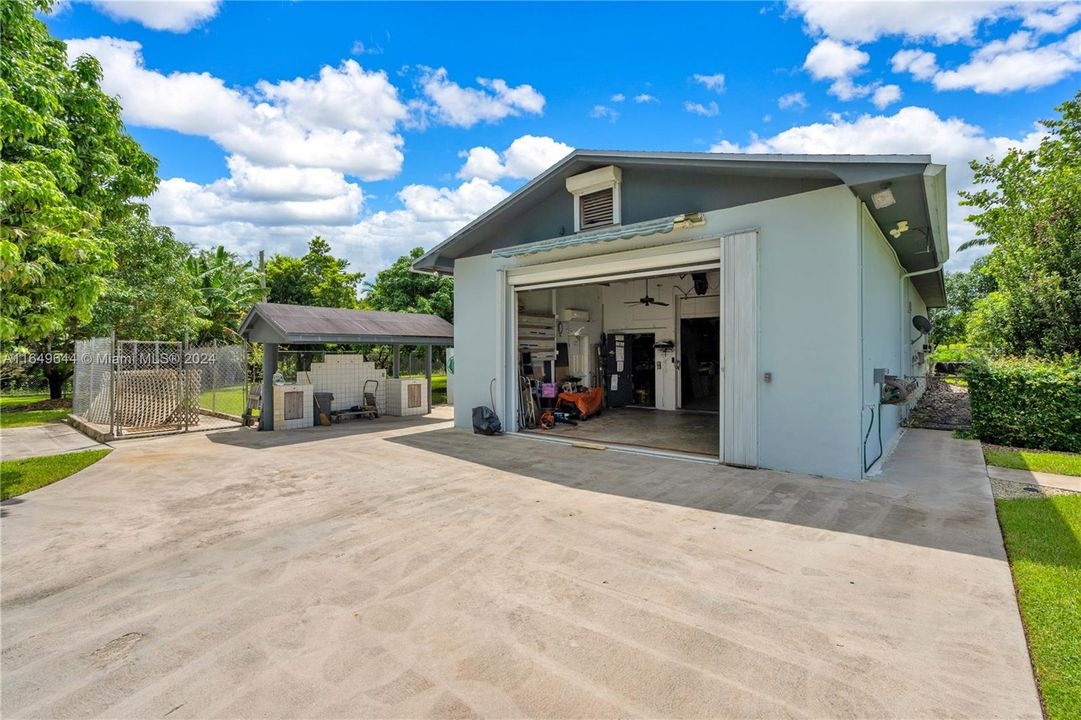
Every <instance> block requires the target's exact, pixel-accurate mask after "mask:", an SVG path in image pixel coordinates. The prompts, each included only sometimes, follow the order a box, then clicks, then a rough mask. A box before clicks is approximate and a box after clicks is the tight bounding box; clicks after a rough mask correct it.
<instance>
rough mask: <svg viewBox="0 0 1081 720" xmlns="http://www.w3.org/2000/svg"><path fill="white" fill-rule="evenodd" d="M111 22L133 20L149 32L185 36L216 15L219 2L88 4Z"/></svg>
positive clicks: (116, 0) (101, 0) (107, 0)
mask: <svg viewBox="0 0 1081 720" xmlns="http://www.w3.org/2000/svg"><path fill="white" fill-rule="evenodd" d="M91 4H93V6H94V7H96V8H97V9H98V10H100V11H101V12H103V13H105V14H106V15H108V16H109V17H111V18H113V19H114V20H121V21H124V20H133V21H135V22H137V23H139V24H140V25H143V26H145V27H148V28H150V29H151V30H169V31H172V32H179V33H183V32H187V31H189V30H191V29H192V28H194V27H196V26H198V25H199V24H200V23H202V22H203V21H205V20H209V19H210V18H212V17H214V16H215V15H217V14H218V9H219V7H220V6H221V2H220V0H92V3H91Z"/></svg>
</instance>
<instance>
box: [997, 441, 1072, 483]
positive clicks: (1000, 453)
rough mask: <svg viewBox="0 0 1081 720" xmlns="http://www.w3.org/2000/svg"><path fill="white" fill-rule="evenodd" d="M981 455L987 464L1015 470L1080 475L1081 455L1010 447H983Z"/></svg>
mask: <svg viewBox="0 0 1081 720" xmlns="http://www.w3.org/2000/svg"><path fill="white" fill-rule="evenodd" d="M983 457H984V459H985V460H986V461H987V464H988V465H998V466H999V467H1004V468H1013V469H1015V470H1032V471H1035V472H1048V473H1056V474H1058V475H1075V476H1081V455H1075V454H1074V453H1061V452H1042V451H1035V450H1014V449H1011V448H990V447H986V446H985V447H984V449H983Z"/></svg>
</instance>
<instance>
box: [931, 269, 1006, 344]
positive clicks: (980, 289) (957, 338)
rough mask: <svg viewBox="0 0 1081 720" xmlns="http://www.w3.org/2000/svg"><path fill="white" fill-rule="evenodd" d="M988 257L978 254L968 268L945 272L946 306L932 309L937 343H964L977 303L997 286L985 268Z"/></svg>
mask: <svg viewBox="0 0 1081 720" xmlns="http://www.w3.org/2000/svg"><path fill="white" fill-rule="evenodd" d="M986 265H987V258H986V257H981V258H976V260H975V262H973V263H972V266H971V267H970V268H969V269H968V270H960V271H957V272H949V273H946V301H947V303H948V305H947V306H946V307H944V308H936V309H934V310H932V311H931V322H932V323H933V324H934V330H932V331H931V340H932V342H934V343H936V344H937V343H964V342H966V341H967V339H968V322H969V319H970V317H971V314H972V310H973V308H975V306H976V303H977V302H978V301H979V300H981V299H982V298H984V297H985V296H987V295H988V294H989V293H990V292H992V291H993V290H994V289H995V279H994V278H993V277H991V276H990V275H988V274H987V272H986Z"/></svg>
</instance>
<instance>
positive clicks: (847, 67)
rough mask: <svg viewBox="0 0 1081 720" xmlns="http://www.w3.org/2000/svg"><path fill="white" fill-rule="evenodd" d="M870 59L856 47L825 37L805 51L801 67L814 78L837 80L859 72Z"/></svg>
mask: <svg viewBox="0 0 1081 720" xmlns="http://www.w3.org/2000/svg"><path fill="white" fill-rule="evenodd" d="M870 59H871V56H870V55H868V54H867V53H865V52H863V51H862V50H860V49H859V48H858V47H855V46H853V45H846V44H844V43H840V42H837V41H836V40H831V39H829V38H826V39H825V40H820V41H819V42H818V43H817V44H816V45H815V46H814V47H813V48H811V51H810V52H808V53H807V59H805V60H804V61H803V68H804V69H805V70H807V71H808V72H809V73H811V77H813V78H814V79H815V80H837V79H840V78H845V77H849V76H850V75H854V74H855V73H857V72H859V71H860V70H861V69H862V68H863V66H864V65H866V64H867V61H868V60H870Z"/></svg>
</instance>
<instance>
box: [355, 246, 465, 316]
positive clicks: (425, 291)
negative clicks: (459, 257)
mask: <svg viewBox="0 0 1081 720" xmlns="http://www.w3.org/2000/svg"><path fill="white" fill-rule="evenodd" d="M423 254H424V249H423V248H419V247H418V248H413V250H411V251H410V253H409V254H408V255H402V256H401V257H400V258H398V259H397V260H396V261H395V262H394V264H393V265H391V266H390V267H389V268H387V269H386V270H382V271H380V272H379V274H378V275H376V278H375V282H373V283H368V284H367V285H366V287H367V290H368V293H367V294H366V295H365V296H364V301H365V303H366V304H367V305H368V306H369V307H370V308H372V309H373V310H390V311H393V312H413V313H426V314H429V315H438V316H439V317H441V318H443V319H444V320H446V321H448V322H453V321H454V280H453V279H452V278H449V277H438V276H436V275H421V274H419V273H415V272H413V271H412V270H411V269H410V267H411V266H412V264H413V261H414V260H416V259H417V258H419V257H420V256H421V255H423Z"/></svg>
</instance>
